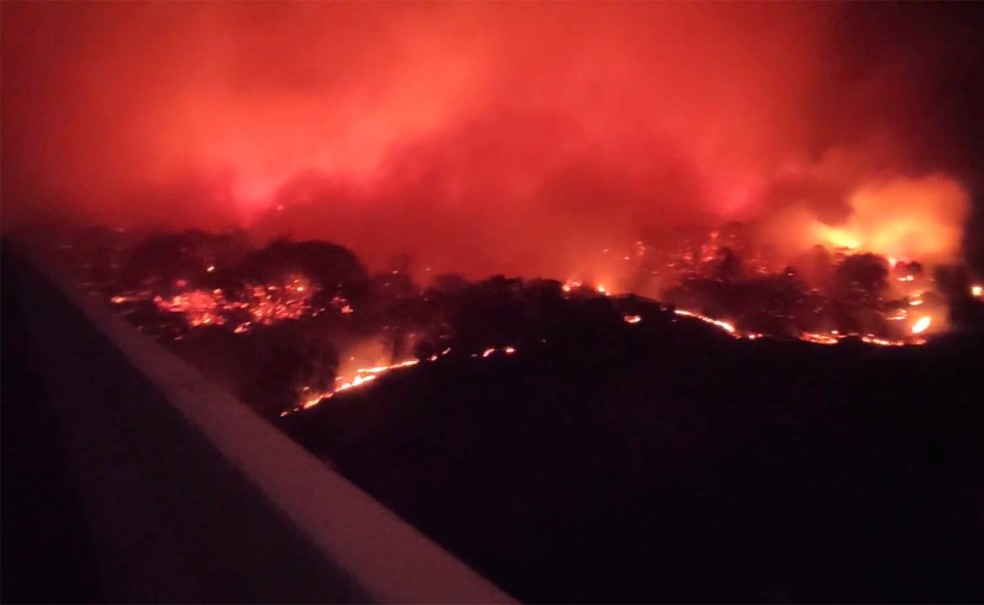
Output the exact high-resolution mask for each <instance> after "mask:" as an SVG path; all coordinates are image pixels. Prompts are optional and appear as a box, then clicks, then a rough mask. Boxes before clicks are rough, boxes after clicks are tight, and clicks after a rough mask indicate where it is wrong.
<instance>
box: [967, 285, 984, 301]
mask: <svg viewBox="0 0 984 605" xmlns="http://www.w3.org/2000/svg"><path fill="white" fill-rule="evenodd" d="M982 294H984V286H981V285H979V284H974V285H973V286H971V287H970V295H971V296H973V297H974V298H980V297H981V295H982Z"/></svg>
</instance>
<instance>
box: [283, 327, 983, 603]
mask: <svg viewBox="0 0 984 605" xmlns="http://www.w3.org/2000/svg"><path fill="white" fill-rule="evenodd" d="M705 328H706V327H705V326H700V325H697V326H695V325H694V324H693V322H686V323H683V322H673V321H671V320H670V319H669V318H668V317H667V316H665V315H664V316H657V317H653V316H650V317H647V318H646V320H644V321H643V322H642V323H641V324H638V325H637V326H631V327H626V328H625V329H618V328H616V329H614V330H612V331H610V332H608V333H601V332H599V333H592V332H591V331H590V330H588V331H582V332H581V333H579V334H571V335H570V336H569V338H566V339H564V338H561V339H560V341H558V342H556V343H552V342H551V343H548V344H542V345H540V346H532V347H531V346H526V347H520V350H519V352H518V353H517V354H516V355H514V356H511V357H506V356H493V357H491V358H490V359H488V360H475V359H470V358H467V356H463V357H459V358H457V359H456V358H454V357H453V356H449V358H447V359H446V360H444V359H442V360H441V361H439V362H437V363H434V364H422V365H421V366H420V367H419V368H414V369H413V370H412V371H406V372H395V373H393V374H390V375H388V376H386V377H384V378H383V379H381V380H380V381H378V382H376V383H374V385H373V387H372V388H370V389H365V390H362V391H358V392H353V393H351V394H345V395H344V396H339V397H337V398H335V399H332V400H329V401H327V402H325V403H323V404H322V405H320V406H319V407H317V408H314V409H312V410H309V411H306V412H302V413H299V414H296V415H293V416H289V417H287V418H286V419H285V421H284V422H283V425H284V427H285V430H287V431H288V432H289V433H290V434H291V435H293V436H295V438H297V439H299V440H300V441H301V442H302V443H303V444H305V446H306V447H308V448H309V449H311V450H312V451H313V452H315V453H316V454H318V455H321V456H323V457H324V458H325V459H330V460H331V462H332V464H333V465H334V466H335V467H336V468H337V469H338V470H340V471H341V472H343V473H344V474H346V475H347V476H348V477H350V478H351V479H353V480H354V481H355V482H356V483H357V484H359V485H360V486H362V487H363V488H364V489H366V490H368V491H369V492H370V493H371V494H373V495H374V496H376V497H377V498H379V499H380V500H381V501H382V502H384V503H385V504H387V505H388V506H390V507H391V508H393V509H394V510H396V511H398V512H399V513H400V514H401V515H403V516H404V517H405V518H407V519H408V520H410V521H412V522H413V523H415V524H416V525H417V526H418V527H419V528H421V529H422V530H423V531H425V532H426V533H427V534H428V535H431V536H432V537H435V538H436V539H437V540H438V541H440V542H442V543H443V544H444V545H445V546H446V547H447V548H449V549H450V550H451V551H452V552H454V553H455V554H457V555H458V556H460V557H462V558H463V559H464V560H466V561H468V562H470V563H471V564H473V565H474V566H475V567H476V568H477V569H478V570H480V571H481V572H483V573H485V574H486V575H487V576H488V577H489V578H490V579H492V580H493V581H494V582H496V583H497V584H498V585H499V586H501V587H502V588H504V589H505V590H507V591H509V592H510V593H511V594H514V595H516V596H517V597H518V598H519V599H521V600H524V601H527V602H565V601H573V602H659V601H704V602H716V601H717V602H728V601H731V602H733V601H746V602H760V601H768V602H790V601H791V602H844V601H851V602H886V601H888V602H891V601H894V602H962V601H980V600H981V599H982V598H984V588H982V587H984V584H982V581H984V580H982V578H984V575H982V574H981V570H982V569H984V557H982V553H984V550H982V548H984V546H982V545H984V531H982V530H984V513H982V511H984V482H982V480H981V477H982V476H984V473H982V472H981V469H982V465H981V462H982V461H984V456H982V447H981V446H982V443H981V437H982V435H984V433H982V429H984V423H982V422H981V420H982V418H984V414H982V411H981V406H982V402H984V398H982V397H981V392H982V391H981V381H982V376H984V373H982V370H984V363H982V360H984V356H982V347H981V341H980V338H979V337H974V338H969V337H968V338H963V337H962V338H954V339H949V340H946V341H940V342H937V343H935V344H931V345H928V346H925V347H921V348H904V349H893V348H882V347H870V346H865V345H861V344H860V343H844V344H841V345H838V346H833V347H825V346H820V345H809V344H805V343H799V342H777V341H769V340H760V341H755V342H749V341H735V340H732V339H730V338H728V337H726V336H724V335H722V334H720V332H718V331H716V330H715V329H713V328H707V329H705Z"/></svg>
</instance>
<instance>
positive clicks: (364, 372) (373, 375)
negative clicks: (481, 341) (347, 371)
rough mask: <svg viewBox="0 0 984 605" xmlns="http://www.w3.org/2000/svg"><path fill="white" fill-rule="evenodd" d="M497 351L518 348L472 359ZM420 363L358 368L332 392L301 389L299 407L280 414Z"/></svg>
mask: <svg viewBox="0 0 984 605" xmlns="http://www.w3.org/2000/svg"><path fill="white" fill-rule="evenodd" d="M496 351H502V352H503V353H505V354H506V355H513V354H514V353H516V347H513V346H509V345H507V346H505V347H502V348H501V349H497V348H496V347H488V348H487V349H485V350H484V351H482V353H481V354H480V355H479V354H478V353H474V354H472V357H481V358H482V359H485V358H487V357H490V356H491V355H492V354H493V353H495V352H496ZM450 352H451V348H450V347H448V348H446V349H444V350H443V351H441V352H440V353H439V354H435V355H431V356H430V357H428V358H427V359H425V360H424V361H429V362H434V361H437V360H438V359H440V358H441V357H444V356H445V355H447V354H448V353H450ZM420 363H421V360H420V359H407V360H404V361H398V362H396V363H391V364H385V365H378V366H372V367H368V368H358V369H356V370H355V375H354V376H353V377H352V378H351V379H349V378H345V377H342V376H339V377H338V378H336V379H335V388H334V389H332V390H330V391H319V390H315V389H312V388H310V387H304V388H303V389H301V397H300V401H299V402H298V404H297V406H295V407H293V408H291V409H289V410H284V411H283V412H281V413H280V416H281V417H283V416H287V415H290V414H293V413H294V412H299V411H301V410H308V409H311V408H313V407H314V406H316V405H318V404H319V403H321V402H323V401H325V400H327V399H331V398H332V397H334V396H335V395H336V394H338V393H341V392H343V391H350V390H352V389H356V388H359V387H362V386H365V385H366V384H368V383H370V382H372V381H373V380H376V379H377V378H379V376H381V375H383V374H386V373H387V372H392V371H393V370H400V369H403V368H412V367H414V366H416V365H419V364H420Z"/></svg>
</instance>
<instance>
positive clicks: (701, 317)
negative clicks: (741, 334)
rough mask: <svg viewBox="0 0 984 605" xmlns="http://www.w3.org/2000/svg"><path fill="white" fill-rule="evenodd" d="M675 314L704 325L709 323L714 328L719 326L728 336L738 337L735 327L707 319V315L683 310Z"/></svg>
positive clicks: (678, 310)
mask: <svg viewBox="0 0 984 605" xmlns="http://www.w3.org/2000/svg"><path fill="white" fill-rule="evenodd" d="M674 313H676V314H677V315H682V316H684V317H694V318H697V319H699V320H701V321H703V322H704V323H708V324H711V325H712V326H717V327H719V328H721V329H722V330H724V331H725V332H727V333H728V334H731V335H732V336H737V334H736V332H735V327H734V326H733V325H732V324H730V323H728V322H726V321H721V320H718V319H714V318H712V317H707V316H706V315H701V314H700V313H694V312H693V311H685V310H683V309H677V310H676V311H674Z"/></svg>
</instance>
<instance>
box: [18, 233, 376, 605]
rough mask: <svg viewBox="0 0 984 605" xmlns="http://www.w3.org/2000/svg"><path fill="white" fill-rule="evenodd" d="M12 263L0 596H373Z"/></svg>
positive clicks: (88, 327)
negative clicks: (368, 594)
mask: <svg viewBox="0 0 984 605" xmlns="http://www.w3.org/2000/svg"><path fill="white" fill-rule="evenodd" d="M2 259H3V267H2V275H3V283H2V296H3V300H2V310H3V317H2V329H3V339H2V342H3V351H2V362H3V383H2V385H3V399H2V413H3V418H2V428H3V434H2V438H3V442H2V448H3V449H2V456H3V459H2V464H3V468H2V473H3V490H2V492H3V502H2V504H3V510H2V514H3V519H2V525H3V532H2V570H0V573H2V586H0V587H2V594H0V601H2V602H4V603H79V602H117V603H129V602H134V603H142V602H164V603H201V602H233V603H271V602H288V603H324V602H366V597H365V596H364V595H363V593H362V591H361V590H360V589H359V588H358V587H357V586H355V585H354V584H353V582H352V581H351V580H350V579H349V578H348V576H347V575H346V574H345V573H344V572H343V571H341V570H339V569H337V568H336V567H335V566H334V564H333V563H332V562H330V561H327V560H326V559H325V558H324V556H323V555H322V554H321V552H320V551H319V550H318V549H317V548H316V547H315V546H313V545H312V544H311V543H310V542H309V541H308V539H307V537H306V536H305V535H303V534H302V533H301V532H300V530H298V529H297V528H296V527H295V526H293V525H292V524H291V522H290V521H289V520H287V519H286V518H285V517H284V515H283V514H282V513H281V512H279V511H278V510H276V508H275V506H274V505H273V504H272V503H271V502H269V501H268V500H267V498H266V497H265V496H263V495H262V493H260V492H259V491H258V490H257V489H256V487H255V486H254V485H253V484H252V483H251V482H250V481H249V480H248V479H247V478H246V477H244V476H242V474H241V473H240V472H239V471H238V470H236V469H235V468H233V467H232V466H231V465H230V464H229V463H228V461H226V460H225V458H224V457H223V456H222V455H221V454H220V453H219V452H218V451H217V450H216V449H215V447H214V445H212V443H211V442H209V441H208V440H207V439H206V438H205V437H203V436H202V435H201V434H200V433H199V432H198V431H197V430H195V429H194V428H192V427H191V426H190V425H189V423H188V421H187V419H185V418H184V417H183V416H182V415H181V413H180V412H179V411H178V410H177V409H176V408H174V407H173V406H172V405H171V404H170V403H169V402H168V401H167V400H165V399H164V398H163V396H162V395H161V394H160V392H159V391H158V390H157V389H156V387H155V386H154V385H153V384H152V383H150V382H149V380H148V379H147V378H146V377H145V376H144V375H143V374H141V373H140V372H139V371H137V370H136V368H134V367H133V365H132V364H131V363H130V361H129V360H128V359H127V358H126V357H125V356H124V355H123V353H122V352H120V351H119V350H118V349H117V348H116V347H115V346H114V345H113V344H112V343H111V342H110V341H108V340H107V338H106V337H105V335H103V334H102V333H101V332H99V330H97V329H96V328H95V326H93V325H92V323H91V322H89V321H88V320H87V319H86V318H85V317H84V316H83V315H82V313H81V311H79V310H78V309H76V308H74V307H73V306H71V305H70V304H68V303H67V301H66V300H65V299H64V298H63V297H62V296H61V295H60V293H59V292H58V291H57V290H56V289H55V288H53V287H52V286H51V285H49V284H48V283H46V282H45V281H44V280H43V279H42V278H41V277H40V275H38V274H35V273H34V272H33V271H31V270H30V269H28V268H27V267H26V265H24V264H23V263H15V262H14V261H12V260H11V255H10V254H9V253H8V251H7V250H6V248H5V247H4V251H3V255H2ZM148 346H155V345H153V343H151V342H150V341H148Z"/></svg>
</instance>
